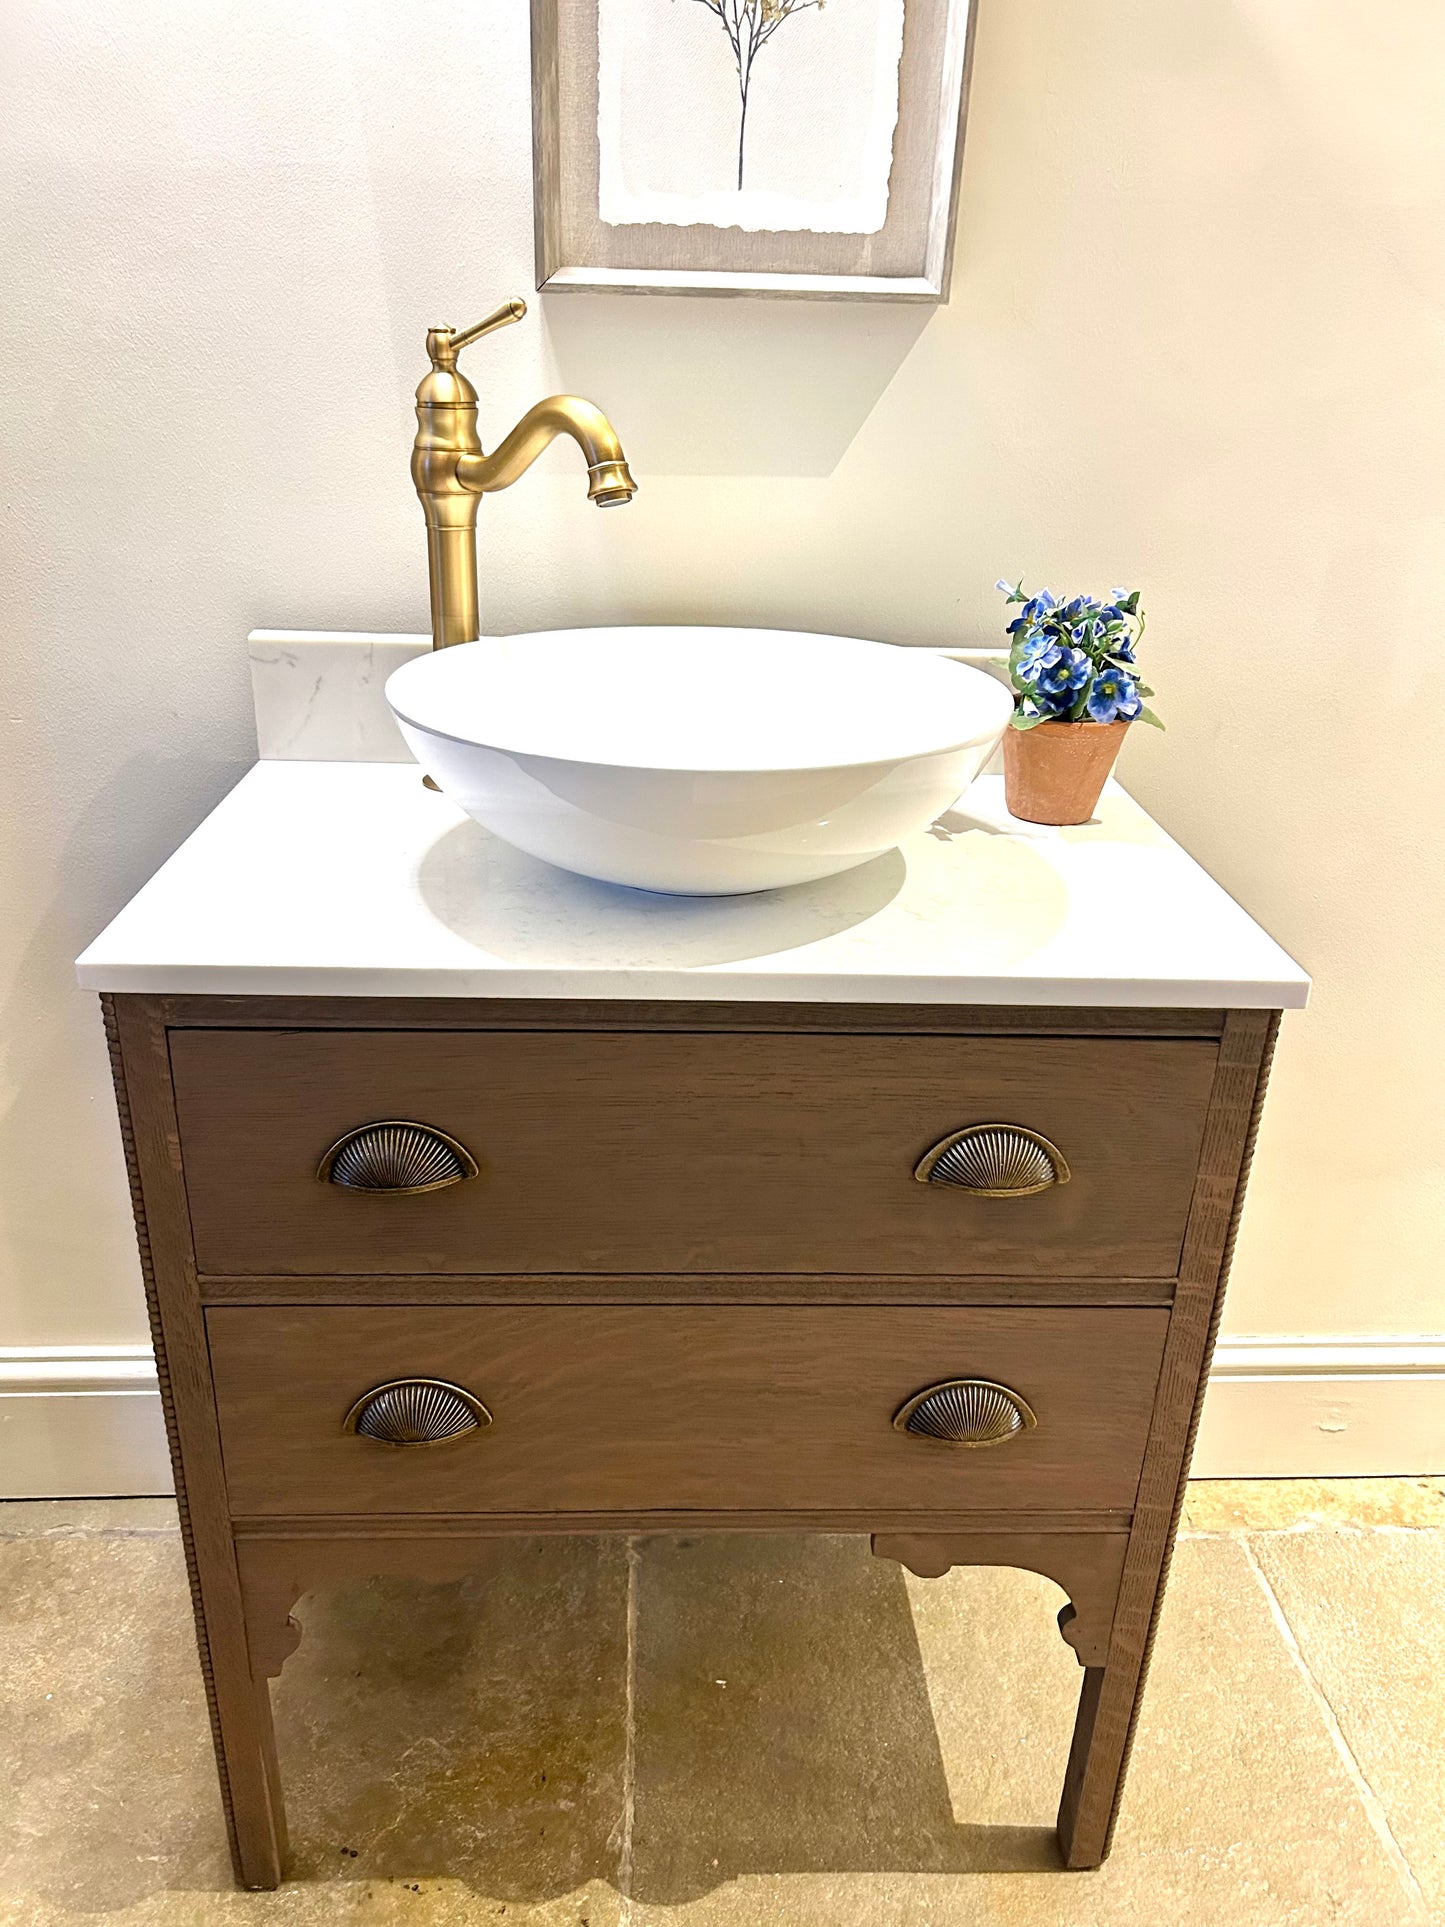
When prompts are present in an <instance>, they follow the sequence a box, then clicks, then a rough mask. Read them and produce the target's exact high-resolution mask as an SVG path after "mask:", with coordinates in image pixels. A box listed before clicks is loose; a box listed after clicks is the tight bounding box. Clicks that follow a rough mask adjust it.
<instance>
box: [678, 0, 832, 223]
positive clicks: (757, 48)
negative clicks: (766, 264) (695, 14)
mask: <svg viewBox="0 0 1445 1927" xmlns="http://www.w3.org/2000/svg"><path fill="white" fill-rule="evenodd" d="M697 5H698V6H700V7H706V8H707V10H708V12H709V13H710V14H712V15H713V17H714V18H715V19H716V20H717V21H718V23H719V25H720V26H721V27H722V30H723V32H724V33H725V34H726V35H727V37H728V46H729V47H730V48H731V49H732V56H733V65H734V66H735V67H736V68H737V70H738V96H739V106H738V192H739V193H741V192H742V185H743V166H744V161H745V156H746V143H747V132H748V89H749V88H750V87H751V86H752V82H753V62H754V61H755V60H756V59H757V57H758V55H759V54H760V53H761V52H762V50H763V48H764V47H766V46H767V44H768V42H769V41H770V40H771V39H772V37H773V35H774V34H775V33H776V32H777V31H778V28H779V27H781V26H782V24H783V22H784V21H785V20H791V19H792V18H793V15H794V14H797V13H806V12H807V11H808V9H809V8H810V7H812V8H815V9H816V10H817V11H818V12H819V13H821V12H822V11H823V8H824V6H825V5H826V0H697Z"/></svg>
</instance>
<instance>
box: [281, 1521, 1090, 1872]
mask: <svg viewBox="0 0 1445 1927" xmlns="http://www.w3.org/2000/svg"><path fill="white" fill-rule="evenodd" d="M1040 1583H1042V1582H1040ZM297 1616H298V1617H299V1618H300V1619H301V1620H302V1622H303V1624H304V1626H305V1629H306V1630H305V1637H304V1638H303V1640H302V1642H301V1646H300V1648H299V1650H298V1651H297V1653H296V1655H295V1656H294V1657H293V1658H292V1659H291V1660H290V1661H289V1662H288V1664H287V1667H286V1670H285V1673H284V1674H283V1676H282V1679H281V1682H280V1684H279V1686H278V1687H277V1689H276V1716H277V1732H278V1742H279V1747H280V1754H281V1767H282V1774H283V1779H284V1782H285V1785H286V1790H287V1802H288V1809H289V1814H290V1821H291V1835H292V1869H291V1871H292V1875H293V1877H295V1878H299V1879H316V1878H325V1877H327V1876H328V1875H330V1876H346V1877H353V1878H354V1877H355V1876H357V1875H364V1876H371V1877H374V1878H397V1877H404V1878H406V1879H410V1880H415V1879H417V1878H422V1877H427V1876H430V1875H447V1876H449V1877H451V1878H453V1879H458V1880H461V1881H463V1882H465V1883H467V1884H468V1885H469V1886H472V1887H473V1888H475V1889H476V1890H478V1891H480V1892H485V1893H487V1894H489V1895H496V1896H500V1897H504V1898H507V1899H513V1900H522V1899H527V1900H542V1899H547V1898H551V1897H555V1896H558V1895H561V1894H565V1893H569V1892H573V1891H575V1890H576V1889H577V1888H578V1887H580V1886H581V1885H583V1884H584V1883H585V1882H586V1881H588V1880H591V1879H597V1880H601V1881H605V1882H607V1883H608V1884H610V1885H612V1886H614V1887H620V1888H622V1889H623V1890H625V1891H628V1892H630V1893H631V1894H632V1895H633V1896H634V1897H635V1898H637V1899H638V1900H640V1901H644V1902H655V1903H660V1904H677V1903H679V1902H681V1901H684V1900H686V1899H689V1898H692V1897H695V1896H697V1895H700V1894H704V1893H706V1892H708V1891H710V1890H711V1889H713V1888H715V1887H717V1886H720V1885H722V1884H723V1883H725V1882H727V1881H729V1880H732V1879H734V1878H736V1877H737V1876H739V1875H743V1874H750V1873H800V1872H823V1871H836V1872H881V1871H887V1872H894V1873H946V1872H953V1873H956V1872H970V1871H979V1872H983V1871H990V1872H997V1871H1035V1870H1043V1869H1055V1868H1057V1867H1058V1864H1059V1862H1058V1856H1057V1850H1056V1847H1055V1844H1054V1836H1053V1833H1052V1830H1051V1829H1050V1828H1047V1827H1044V1826H999V1825H985V1824H970V1823H968V1822H967V1820H966V1819H963V1818H961V1817H960V1816H961V1815H966V1814H967V1813H968V1812H969V1811H970V1807H971V1803H970V1799H969V1793H970V1787H969V1783H968V1782H969V1775H968V1771H967V1763H966V1762H964V1763H963V1764H962V1766H960V1763H959V1762H953V1763H952V1773H951V1778H952V1784H950V1773H949V1772H946V1771H945V1766H944V1761H943V1758H942V1755H941V1752H940V1747H939V1740H938V1736H937V1731H936V1728H935V1719H934V1709H933V1706H932V1704H931V1702H930V1695H929V1686H928V1682H927V1680H926V1678H925V1672H924V1665H923V1659H922V1656H921V1654H920V1650H919V1642H918V1637H917V1635H916V1633H915V1630H914V1623H913V1616H912V1612H911V1609H910V1605H909V1598H908V1589H907V1583H906V1582H905V1580H904V1577H903V1574H902V1572H901V1571H900V1569H899V1568H898V1567H896V1566H893V1565H889V1564H885V1563H883V1562H881V1561H878V1560H874V1559H872V1558H871V1557H870V1556H869V1554H868V1550H867V1543H866V1541H863V1540H859V1539H845V1538H803V1537H796V1536H778V1537H772V1536H765V1535H754V1536H750V1537H748V1538H747V1539H745V1540H744V1539H740V1538H737V1537H731V1536H726V1537H724V1536H712V1535H709V1536H708V1537H705V1538H696V1539H651V1540H643V1541H639V1542H636V1544H635V1546H634V1548H633V1550H632V1551H631V1552H629V1550H628V1547H627V1545H626V1542H624V1541H622V1540H618V1539H610V1540H595V1541H593V1540H577V1539H572V1540H567V1539H552V1540H546V1539H541V1540H532V1541H525V1542H518V1543H517V1544H516V1545H515V1546H514V1547H512V1548H511V1549H510V1550H509V1552H508V1554H507V1555H506V1557H505V1558H504V1559H503V1560H502V1561H501V1563H500V1564H499V1565H497V1566H496V1567H494V1568H492V1569H490V1570H489V1571H488V1572H487V1573H485V1574H477V1575H475V1576H473V1577H470V1578H468V1579H465V1580H462V1581H460V1582H457V1583H454V1584H450V1585H437V1586H428V1585H424V1584H421V1583H413V1582H410V1581H400V1580H383V1581H368V1582H364V1583H356V1584H351V1585H348V1586H346V1587H343V1588H338V1589H336V1590H334V1591H330V1592H327V1593H324V1594H314V1595H312V1596H310V1597H309V1598H308V1599H307V1600H306V1601H304V1602H303V1604H302V1606H301V1607H300V1609H299V1611H298V1615H297ZM1031 1618H1032V1615H1030V1619H1031ZM629 1620H630V1621H631V1623H632V1624H633V1626H634V1627H635V1634H634V1638H633V1651H632V1658H631V1682H630V1685H629V1657H628V1637H627V1628H628V1625H629ZM1028 1630H1029V1632H1030V1633H1031V1635H1032V1637H1033V1638H1035V1639H1037V1640H1039V1641H1045V1640H1048V1639H1049V1638H1050V1632H1049V1627H1048V1620H1047V1615H1046V1613H1040V1615H1039V1624H1038V1626H1037V1627H1033V1626H1032V1625H1030V1627H1029V1629H1028ZM962 1632H963V1634H964V1636H966V1633H967V1629H966V1628H964V1629H962ZM1071 1663H1072V1662H1071ZM629 1708H631V1711H629ZM982 1724H983V1727H984V1729H985V1730H986V1728H987V1725H988V1721H987V1717H986V1714H985V1717H984V1718H983V1721H982ZM629 1727H630V1729H631V1730H630V1733H629ZM1011 1739H1012V1740H1013V1742H1014V1744H1015V1746H1017V1743H1018V1736H1016V1735H1011V1734H1009V1733H1007V1732H1002V1733H998V1734H996V1735H993V1736H991V1738H990V1744H993V1743H994V1742H995V1741H996V1742H997V1745H998V1746H999V1747H1000V1748H1004V1749H1006V1748H1007V1747H1008V1746H1009V1743H1010V1740H1011ZM1066 1747H1067V1723H1066V1722H1064V1723H1062V1724H1061V1727H1060V1731H1059V1733H1058V1735H1057V1748H1056V1749H1055V1750H1056V1751H1057V1756H1058V1759H1057V1775H1055V1776H1054V1777H1052V1779H1051V1783H1050V1784H1049V1786H1048V1787H1047V1788H1046V1789H1044V1790H1043V1797H1044V1799H1045V1801H1046V1802H1047V1806H1046V1808H1045V1810H1051V1806H1052V1802H1053V1800H1054V1799H1055V1798H1056V1796H1057V1789H1058V1784H1059V1778H1058V1776H1061V1774H1062V1769H1063V1756H1064V1751H1065V1750H1066ZM996 1768H997V1762H996V1761H995V1760H988V1761H984V1760H980V1769H981V1772H982V1773H983V1774H984V1777H987V1776H988V1774H990V1773H992V1774H994V1777H995V1780H996ZM1037 1791H1038V1790H1037V1789H1035V1792H1037ZM996 1792H997V1787H996V1785H995V1787H994V1793H995V1794H996ZM1039 1805H1040V1802H1039V1799H1038V1798H1031V1799H1029V1800H1027V1801H1026V1802H1025V1806H1026V1808H1027V1810H1029V1811H1031V1812H1037V1811H1038V1810H1039ZM974 1810H976V1809H974Z"/></svg>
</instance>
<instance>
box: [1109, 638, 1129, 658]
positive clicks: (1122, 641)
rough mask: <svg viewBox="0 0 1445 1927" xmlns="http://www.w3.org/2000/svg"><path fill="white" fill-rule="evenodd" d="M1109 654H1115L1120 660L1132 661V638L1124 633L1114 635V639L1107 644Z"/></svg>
mask: <svg viewBox="0 0 1445 1927" xmlns="http://www.w3.org/2000/svg"><path fill="white" fill-rule="evenodd" d="M1109 654H1110V655H1111V656H1117V657H1118V659H1119V661H1120V662H1133V660H1134V642H1133V638H1132V637H1130V636H1126V635H1120V636H1116V637H1115V638H1114V640H1113V641H1112V642H1111V643H1110V644H1109Z"/></svg>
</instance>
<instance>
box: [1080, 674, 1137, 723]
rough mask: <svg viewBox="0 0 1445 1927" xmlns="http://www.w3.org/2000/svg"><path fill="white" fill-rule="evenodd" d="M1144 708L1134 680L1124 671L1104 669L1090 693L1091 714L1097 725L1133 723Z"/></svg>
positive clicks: (1089, 706) (1089, 705)
mask: <svg viewBox="0 0 1445 1927" xmlns="http://www.w3.org/2000/svg"><path fill="white" fill-rule="evenodd" d="M1143 707H1144V703H1143V700H1142V698H1141V697H1140V695H1139V691H1138V690H1137V689H1136V688H1135V687H1134V680H1133V678H1132V677H1131V676H1126V675H1125V674H1124V671H1123V670H1122V669H1113V668H1108V667H1106V668H1103V669H1101V670H1100V671H1099V673H1098V674H1097V675H1096V676H1095V678H1094V686H1093V688H1092V689H1091V690H1090V691H1089V703H1088V708H1089V714H1090V715H1091V716H1092V717H1093V719H1094V721H1095V722H1096V723H1114V722H1119V723H1131V722H1133V720H1134V718H1135V717H1136V716H1137V715H1138V714H1139V711H1140V710H1141V709H1142V708H1143Z"/></svg>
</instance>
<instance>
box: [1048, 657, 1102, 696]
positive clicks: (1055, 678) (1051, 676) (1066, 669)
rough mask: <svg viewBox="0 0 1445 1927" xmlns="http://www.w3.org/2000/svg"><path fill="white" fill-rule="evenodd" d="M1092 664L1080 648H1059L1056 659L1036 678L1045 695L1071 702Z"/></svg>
mask: <svg viewBox="0 0 1445 1927" xmlns="http://www.w3.org/2000/svg"><path fill="white" fill-rule="evenodd" d="M1092 668H1093V664H1092V663H1091V662H1090V661H1089V658H1088V657H1087V656H1086V655H1085V654H1084V652H1083V650H1082V649H1060V650H1059V652H1058V660H1057V661H1056V662H1052V663H1050V664H1049V665H1048V666H1047V667H1046V668H1045V669H1044V671H1043V673H1042V674H1041V675H1040V677H1039V678H1038V685H1039V688H1040V689H1041V690H1042V691H1043V692H1044V694H1045V695H1046V696H1053V697H1056V698H1062V699H1064V700H1066V701H1069V702H1072V700H1073V698H1074V697H1075V696H1077V695H1078V693H1079V691H1080V690H1081V689H1082V688H1083V686H1084V684H1085V683H1086V682H1087V681H1088V679H1089V671H1090V670H1091V669H1092Z"/></svg>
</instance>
